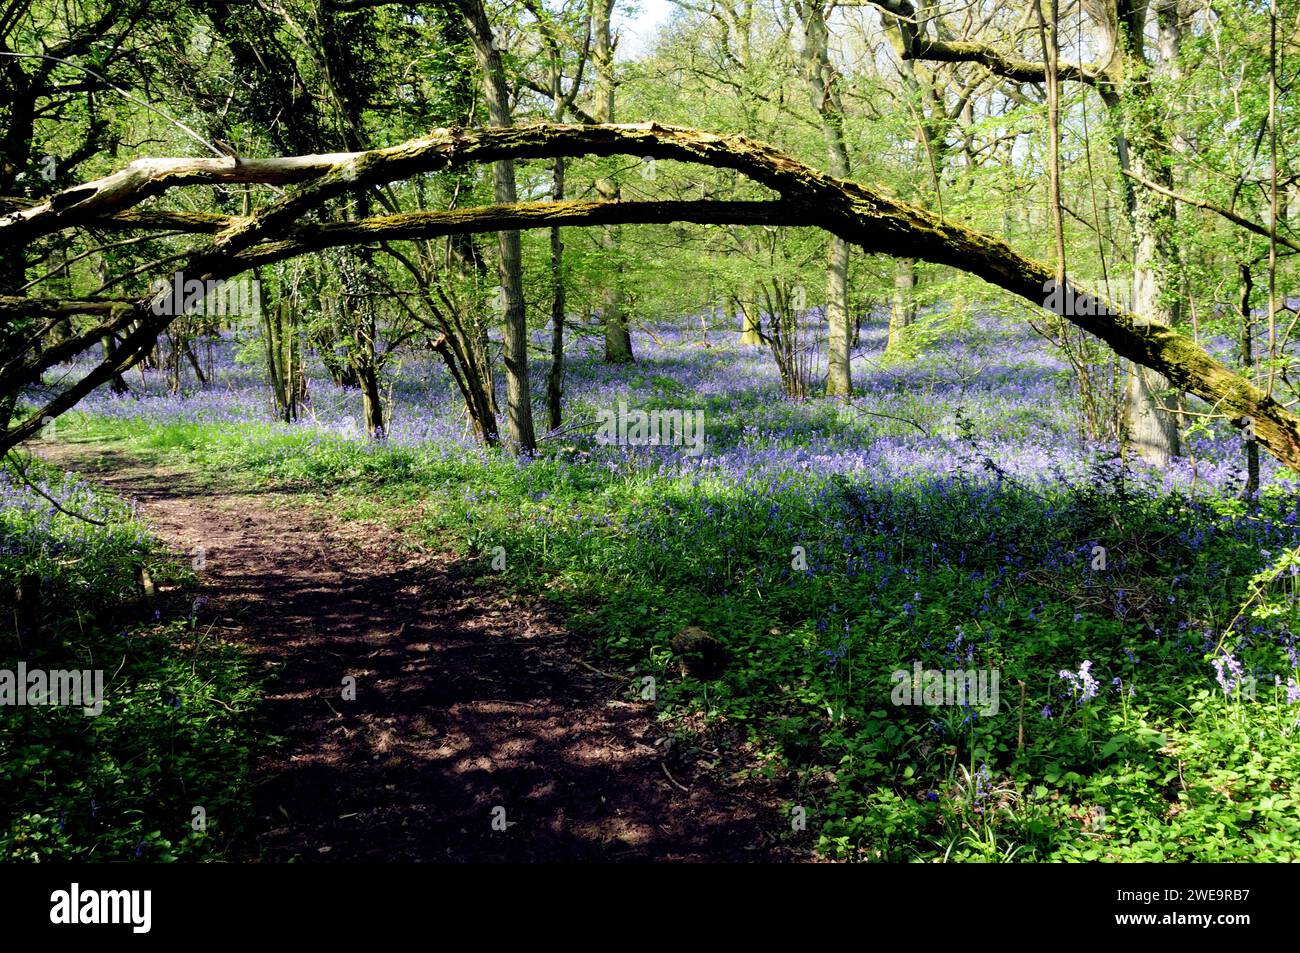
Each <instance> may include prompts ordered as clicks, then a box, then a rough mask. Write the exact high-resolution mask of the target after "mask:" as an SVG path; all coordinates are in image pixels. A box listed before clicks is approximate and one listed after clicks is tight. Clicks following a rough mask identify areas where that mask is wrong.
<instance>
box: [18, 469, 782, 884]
mask: <svg viewBox="0 0 1300 953" xmlns="http://www.w3.org/2000/svg"><path fill="white" fill-rule="evenodd" d="M41 451H42V456H45V457H46V458H47V459H49V460H50V461H51V462H54V463H58V464H60V465H62V466H64V467H66V468H68V469H72V470H77V471H79V472H81V473H83V474H85V475H86V476H87V477H89V478H91V479H93V480H95V481H96V482H98V483H100V484H102V485H104V486H105V487H107V488H108V489H110V490H111V491H113V492H115V493H117V494H119V495H121V496H123V497H125V498H128V499H130V498H134V499H136V500H137V501H138V505H139V509H140V512H141V514H142V515H143V517H144V518H145V519H146V520H147V522H148V523H149V524H150V526H151V528H152V530H153V532H154V533H155V534H156V535H157V536H158V537H159V538H161V539H162V540H164V541H165V542H166V543H167V544H168V545H169V546H171V547H172V548H174V549H176V550H178V551H179V552H181V553H183V554H186V555H187V556H189V555H192V554H194V553H195V551H196V548H197V547H201V548H202V550H203V556H204V560H205V563H206V564H205V566H204V568H203V570H202V571H201V572H200V579H201V589H200V592H199V595H203V596H206V597H207V598H208V600H209V601H208V603H207V605H206V606H204V607H203V608H202V609H201V610H200V612H199V620H200V623H201V625H202V626H204V627H207V626H211V631H212V633H213V635H214V636H216V637H219V638H221V639H223V640H227V641H232V642H236V643H240V644H242V645H243V646H244V647H245V648H246V650H247V651H248V652H249V653H250V655H251V656H252V658H253V659H254V660H255V661H254V664H255V665H256V664H257V662H259V661H260V662H261V663H262V665H263V666H264V667H265V668H266V669H267V670H268V671H269V672H271V673H273V674H272V677H271V678H270V680H269V682H268V684H267V695H266V699H265V701H264V703H263V706H262V711H263V720H264V730H265V731H266V732H267V733H269V734H270V735H273V736H278V737H281V738H283V739H284V742H283V744H282V745H279V746H276V747H275V748H274V749H271V750H264V751H263V753H262V755H261V756H260V757H259V763H258V765H257V769H256V774H257V777H256V790H255V793H254V815H255V816H254V820H253V823H252V830H251V832H250V834H249V835H248V836H247V837H246V838H245V843H243V844H242V845H240V849H239V851H238V852H237V853H239V854H240V855H242V856H244V857H246V858H248V859H259V858H260V859H264V860H271V861H284V860H291V859H301V860H304V861H441V860H457V861H459V860H465V861H507V860H519V861H522V860H555V861H564V860H568V861H572V860H603V861H610V860H659V859H663V860H715V861H723V860H730V861H745V860H751V861H758V860H790V859H800V858H806V856H807V855H806V854H805V853H801V852H796V851H794V850H792V849H791V848H789V847H788V846H786V845H784V844H783V843H782V841H781V834H782V832H783V831H788V830H789V826H788V820H786V818H785V816H784V815H783V814H782V801H781V797H780V794H779V792H778V791H777V790H776V789H775V788H774V787H773V786H772V785H771V784H770V783H769V782H765V781H760V780H757V779H755V778H752V777H748V773H749V772H748V771H745V770H744V769H745V768H750V767H753V763H752V760H750V759H747V757H746V756H745V755H744V754H743V753H742V752H739V751H735V752H722V753H720V754H719V755H718V757H716V758H711V759H710V760H706V759H704V758H703V757H702V756H701V753H700V752H698V751H693V752H689V753H684V752H680V751H676V750H673V749H672V746H671V745H669V744H668V739H667V738H665V737H664V736H663V735H662V733H661V732H660V730H659V729H658V727H657V723H656V719H655V709H654V706H653V704H651V703H648V702H641V701H629V700H628V699H629V698H630V697H632V693H631V692H630V691H629V689H630V688H631V680H630V678H629V681H628V682H627V683H624V682H623V681H622V680H614V679H610V678H608V677H604V676H602V675H600V674H596V673H595V672H594V671H592V670H589V669H587V668H585V667H584V666H583V664H582V663H581V662H580V661H579V660H580V659H581V658H582V655H583V650H584V647H583V646H582V645H581V644H580V643H579V642H578V640H576V639H575V638H574V637H572V636H571V635H569V634H568V633H567V632H566V631H565V629H564V627H563V625H562V623H561V621H560V619H559V617H558V616H557V615H556V614H555V612H554V611H553V610H551V609H549V608H548V607H547V606H545V605H544V604H540V603H537V602H534V601H530V600H522V599H519V598H517V597H511V596H507V595H503V594H501V593H498V592H494V591H493V590H492V589H491V588H489V587H487V586H485V585H483V584H480V583H476V582H475V581H474V580H472V579H471V578H469V577H468V575H467V572H466V570H465V567H464V566H463V565H461V564H458V563H457V562H456V561H455V559H454V558H453V557H450V556H448V555H445V554H429V553H427V552H420V551H413V550H412V548H411V542H410V541H409V540H406V539H404V538H403V537H401V536H400V535H398V534H397V533H395V532H393V531H391V530H388V529H386V528H384V527H381V526H377V525H375V524H369V523H361V522H344V521H340V520H337V519H334V518H333V517H331V516H330V515H329V514H328V513H326V512H324V511H323V510H322V509H321V508H308V507H304V506H301V505H298V504H297V503H295V502H294V501H293V500H291V499H290V497H289V496H288V495H286V494H282V493H276V492H267V493H264V494H250V493H249V492H247V491H246V490H244V489H242V488H240V489H233V490H228V489H225V488H222V487H221V486H219V485H214V484H210V483H202V482H200V481H199V480H197V479H195V477H194V475H193V474H188V473H183V472H172V471H168V470H165V469H159V468H157V467H153V466H151V465H147V464H144V463H142V462H140V461H138V460H133V459H132V458H130V457H127V456H123V455H121V454H118V453H114V452H100V451H99V450H98V449H97V448H96V447H94V446H93V445H85V444H82V445H76V444H62V445H58V446H53V447H50V446H46V447H42V448H41ZM348 677H351V678H355V680H356V682H355V685H356V692H355V694H356V697H355V700H352V701H346V700H344V697H343V695H344V680H345V678H348ZM742 775H743V776H742ZM496 808H501V809H504V819H505V822H506V824H507V825H508V826H507V829H506V830H505V831H499V830H494V829H493V825H492V822H493V817H494V809H496ZM497 816H500V815H499V813H498V815H497ZM805 836H808V835H805Z"/></svg>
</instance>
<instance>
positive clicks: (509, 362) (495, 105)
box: [456, 0, 537, 454]
mask: <svg viewBox="0 0 1300 953" xmlns="http://www.w3.org/2000/svg"><path fill="white" fill-rule="evenodd" d="M456 3H457V5H458V6H459V8H460V11H461V15H462V17H463V18H464V19H465V23H466V26H467V27H468V28H469V32H470V37H471V38H472V40H473V42H474V52H475V54H476V55H477V58H478V63H479V69H480V70H481V71H482V73H483V99H484V102H485V103H486V104H487V111H488V119H489V122H490V124H491V125H492V126H493V127H496V128H498V129H509V128H510V127H511V125H513V121H512V119H511V116H510V91H509V89H508V87H507V86H506V73H505V66H504V65H503V64H502V62H501V52H500V50H498V49H497V47H496V43H495V41H494V38H493V34H492V27H491V25H490V24H489V23H488V18H487V13H486V12H485V11H484V9H483V4H482V0H456ZM492 188H493V194H494V195H495V196H496V200H497V201H498V202H500V203H502V204H513V203H514V201H515V195H516V192H515V164H514V162H512V161H511V160H509V159H503V160H501V161H498V162H494V163H493V164H492ZM497 271H498V274H499V276H500V279H501V293H502V296H503V298H504V304H505V365H506V416H507V419H508V420H509V426H510V430H509V433H510V443H511V444H512V445H513V447H514V449H515V451H516V452H518V453H525V454H527V453H533V452H534V451H535V450H536V449H537V438H536V435H535V434H534V431H533V407H532V397H531V394H530V393H529V387H528V314H527V311H526V310H525V304H524V279H523V250H522V248H521V245H520V241H519V232H517V231H504V232H498V233H497Z"/></svg>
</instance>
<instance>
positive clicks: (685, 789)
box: [659, 761, 691, 794]
mask: <svg viewBox="0 0 1300 953" xmlns="http://www.w3.org/2000/svg"><path fill="white" fill-rule="evenodd" d="M659 767H661V768H663V769H664V776H665V777H666V778H668V780H669V781H671V782H672V783H673V787H675V788H677V790H679V791H682V792H684V793H686V794H689V793H690V792H691V789H690V788H688V787H686V786H685V785H682V784H679V783H678V782H677V779H676V778H675V777H673V776H672V774H671V773H670V772H669V771H668V765H666V764H664V763H663V762H662V761H660V762H659Z"/></svg>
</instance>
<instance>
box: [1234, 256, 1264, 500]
mask: <svg viewBox="0 0 1300 953" xmlns="http://www.w3.org/2000/svg"><path fill="white" fill-rule="evenodd" d="M1238 269H1239V272H1238V273H1239V275H1240V284H1239V288H1240V295H1239V297H1238V302H1237V311H1238V313H1239V314H1240V316H1241V335H1240V338H1239V339H1238V344H1239V346H1240V348H1241V366H1242V368H1243V369H1244V370H1245V372H1246V375H1247V377H1252V378H1253V377H1254V369H1255V352H1254V342H1253V341H1252V340H1251V337H1252V335H1251V329H1250V292H1251V290H1252V289H1253V287H1254V281H1253V279H1252V278H1251V275H1250V265H1247V264H1244V263H1243V264H1241V265H1240V266H1238ZM1243 492H1244V494H1245V496H1246V498H1248V499H1250V498H1253V497H1254V496H1255V495H1256V494H1258V493H1259V444H1257V443H1256V442H1255V441H1254V440H1252V439H1251V438H1250V435H1249V434H1247V436H1246V486H1245V489H1244V491H1243Z"/></svg>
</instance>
